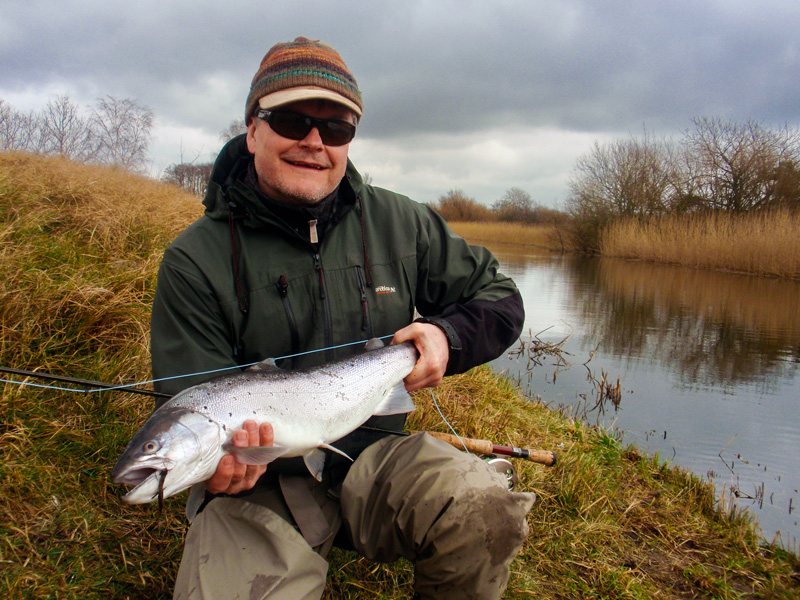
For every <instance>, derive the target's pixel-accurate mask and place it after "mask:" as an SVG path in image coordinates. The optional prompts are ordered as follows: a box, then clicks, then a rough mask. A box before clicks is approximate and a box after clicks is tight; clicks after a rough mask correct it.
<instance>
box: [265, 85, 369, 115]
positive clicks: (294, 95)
mask: <svg viewBox="0 0 800 600" xmlns="http://www.w3.org/2000/svg"><path fill="white" fill-rule="evenodd" d="M301 100H330V101H331V102H336V103H337V104H341V105H342V106H346V107H347V108H349V109H350V110H352V111H353V112H354V113H356V116H358V117H361V109H360V108H359V107H358V105H357V104H356V103H355V102H353V101H352V100H348V99H347V98H345V97H344V96H342V95H341V94H337V93H336V92H334V91H333V90H328V89H325V88H321V87H315V86H311V85H307V86H298V87H292V88H287V89H285V90H278V91H277V92H272V93H271V94H267V95H266V96H263V97H262V98H261V99H260V100H259V101H258V105H259V106H260V107H261V108H263V109H264V110H270V109H272V108H278V107H279V106H284V105H286V104H291V103H292V102H300V101H301Z"/></svg>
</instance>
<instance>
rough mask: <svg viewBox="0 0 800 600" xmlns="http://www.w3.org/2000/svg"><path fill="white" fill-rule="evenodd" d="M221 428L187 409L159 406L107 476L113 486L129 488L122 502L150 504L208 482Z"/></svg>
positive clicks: (215, 461) (217, 451)
mask: <svg viewBox="0 0 800 600" xmlns="http://www.w3.org/2000/svg"><path fill="white" fill-rule="evenodd" d="M220 429H221V427H220V425H219V424H218V423H216V422H215V421H214V420H212V419H209V417H208V416H206V415H203V414H202V413H199V412H197V411H195V410H193V409H190V408H183V407H168V406H164V407H162V408H160V409H159V410H157V411H156V412H154V413H153V415H152V416H151V417H150V419H148V420H147V422H146V423H145V424H144V426H143V427H142V428H141V429H140V430H139V431H138V432H137V433H136V435H134V436H133V438H132V439H131V441H130V443H129V444H128V447H127V448H126V449H125V451H124V452H123V453H122V455H121V456H120V457H119V460H117V464H116V465H115V466H114V469H113V470H112V471H111V479H112V481H113V482H114V483H121V484H124V485H129V486H134V487H133V489H132V490H130V491H129V492H128V493H127V494H125V495H124V496H123V497H122V500H123V501H124V502H126V503H128V504H144V503H147V502H153V501H155V500H157V499H158V498H159V496H160V497H161V498H167V497H169V496H172V495H174V494H177V493H178V492H180V491H182V490H185V489H186V488H188V487H190V486H192V485H194V484H195V483H199V482H201V481H205V480H206V479H208V478H209V477H211V475H212V474H213V473H214V469H216V466H217V463H218V462H219V458H220V456H221V454H220V442H219V440H220Z"/></svg>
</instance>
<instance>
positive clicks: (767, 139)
mask: <svg viewBox="0 0 800 600" xmlns="http://www.w3.org/2000/svg"><path fill="white" fill-rule="evenodd" d="M692 123H693V125H694V129H693V130H692V131H689V132H687V134H686V136H685V139H684V149H685V152H686V159H685V163H686V165H687V167H688V168H687V177H686V179H687V181H689V182H690V184H689V185H690V186H691V188H692V189H693V193H694V194H695V195H696V196H697V197H698V199H700V200H701V201H702V202H703V204H704V205H705V206H706V207H707V208H710V209H712V210H728V211H733V212H742V211H746V210H750V209H753V208H762V207H766V206H769V205H770V204H772V203H774V202H779V201H780V200H781V199H785V198H786V196H787V194H788V195H789V197H791V194H792V193H791V189H790V188H792V187H793V184H792V181H796V179H797V166H798V162H799V161H800V143H798V133H797V131H796V130H790V129H789V128H788V127H784V128H783V129H779V130H768V129H765V128H764V127H762V126H761V125H759V124H758V123H756V122H754V121H750V120H748V121H747V122H745V123H735V122H732V121H723V120H721V119H708V118H702V119H700V118H698V119H694V120H693V121H692ZM794 189H795V192H797V191H798V190H797V188H796V187H795V188H794Z"/></svg>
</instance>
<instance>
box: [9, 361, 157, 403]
mask: <svg viewBox="0 0 800 600" xmlns="http://www.w3.org/2000/svg"><path fill="white" fill-rule="evenodd" d="M0 373H9V374H10V375H20V376H22V377H35V378H38V379H44V380H45V381H58V382H61V383H72V384H75V385H83V386H87V387H91V388H97V389H101V390H112V391H115V392H130V393H131V394H141V395H143V396H154V397H156V398H172V394H165V393H163V392H156V391H153V390H143V389H142V388H135V387H126V386H125V385H115V384H112V383H103V382H102V381H92V380H91V379H78V378H76V377H65V376H64V375H53V374H51V373H39V372H37V371H25V370H23V369H13V368H11V367H2V366H0ZM4 381H5V383H16V384H18V385H33V384H30V383H27V382H23V381H9V380H4ZM57 389H61V390H64V391H69V392H79V393H84V394H85V393H86V392H89V391H94V390H81V389H73V388H57Z"/></svg>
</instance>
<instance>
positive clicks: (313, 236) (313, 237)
mask: <svg viewBox="0 0 800 600" xmlns="http://www.w3.org/2000/svg"><path fill="white" fill-rule="evenodd" d="M308 239H309V240H310V241H311V243H312V244H318V243H319V236H318V235H317V220H316V219H311V220H310V221H309V222H308Z"/></svg>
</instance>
